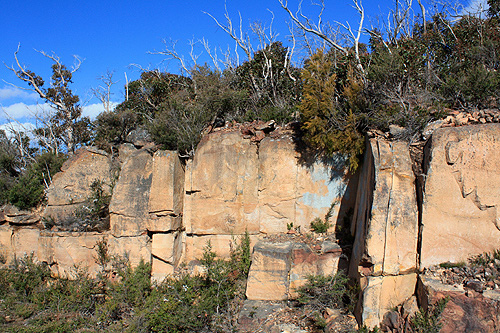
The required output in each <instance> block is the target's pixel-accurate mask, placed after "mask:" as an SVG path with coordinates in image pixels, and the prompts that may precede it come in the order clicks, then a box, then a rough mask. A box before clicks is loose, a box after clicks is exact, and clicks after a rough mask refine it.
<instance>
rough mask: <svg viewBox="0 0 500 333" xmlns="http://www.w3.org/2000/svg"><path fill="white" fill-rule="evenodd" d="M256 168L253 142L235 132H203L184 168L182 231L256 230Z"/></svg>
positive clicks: (257, 225)
mask: <svg viewBox="0 0 500 333" xmlns="http://www.w3.org/2000/svg"><path fill="white" fill-rule="evenodd" d="M257 168H258V166H257V146H256V145H254V144H252V143H251V142H250V140H245V139H243V138H242V137H241V135H240V134H239V132H229V133H226V132H214V133H211V134H210V135H208V136H205V138H204V139H203V140H202V142H201V143H200V144H199V145H198V149H197V151H196V155H195V157H194V159H193V162H192V164H189V165H188V168H187V170H186V173H187V175H186V185H185V190H186V196H185V198H184V222H185V227H186V232H187V233H188V234H197V235H208V234H225V235H231V234H243V233H244V232H245V230H246V231H248V232H249V233H250V234H255V233H258V232H259V220H258V215H257V205H258V201H257V189H258V177H257Z"/></svg>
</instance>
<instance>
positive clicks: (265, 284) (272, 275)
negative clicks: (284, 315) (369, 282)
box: [246, 241, 342, 300]
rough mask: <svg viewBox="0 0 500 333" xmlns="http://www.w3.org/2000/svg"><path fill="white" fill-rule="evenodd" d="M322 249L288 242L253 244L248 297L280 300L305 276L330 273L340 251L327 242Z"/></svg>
mask: <svg viewBox="0 0 500 333" xmlns="http://www.w3.org/2000/svg"><path fill="white" fill-rule="evenodd" d="M328 243H329V244H326V246H325V247H324V248H325V249H326V251H325V252H321V251H320V252H319V253H318V251H315V250H313V249H311V248H310V247H309V246H308V245H307V244H304V243H294V242H291V241H288V242H280V243H271V242H265V241H261V242H258V243H257V244H255V246H254V248H253V254H252V265H251V266H250V272H249V274H248V281H247V290H246V295H247V298H248V299H250V300H284V299H287V298H289V297H294V296H296V293H295V290H296V289H297V288H298V287H300V286H302V285H304V284H305V283H306V282H307V276H308V275H319V274H322V275H333V274H335V273H336V272H337V270H338V265H339V259H340V255H341V252H342V250H341V249H340V247H339V246H338V245H337V244H334V243H330V242H328Z"/></svg>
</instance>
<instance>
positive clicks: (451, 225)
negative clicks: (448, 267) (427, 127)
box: [421, 124, 500, 268]
mask: <svg viewBox="0 0 500 333" xmlns="http://www.w3.org/2000/svg"><path fill="white" fill-rule="evenodd" d="M499 151H500V124H486V125H482V126H463V127H457V128H452V127H449V128H441V129H438V130H436V131H435V132H434V134H433V135H432V138H431V139H430V140H429V142H428V144H427V147H426V158H427V160H426V176H425V185H424V188H423V203H422V250H421V266H422V268H424V267H428V266H430V265H435V264H439V263H442V262H447V261H450V262H460V261H466V260H467V258H469V257H470V256H471V255H474V254H479V253H482V252H485V251H493V250H495V249H498V248H499V247H500V168H499V166H500V155H499V153H498V152H499Z"/></svg>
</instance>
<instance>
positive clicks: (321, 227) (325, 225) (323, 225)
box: [311, 201, 337, 234]
mask: <svg viewBox="0 0 500 333" xmlns="http://www.w3.org/2000/svg"><path fill="white" fill-rule="evenodd" d="M336 205H337V201H334V202H332V204H331V205H330V208H329V209H328V211H327V212H326V214H325V217H324V219H323V220H322V219H320V218H319V217H317V218H315V219H314V220H313V221H312V222H311V230H312V231H314V232H316V233H318V234H324V233H327V232H328V229H329V228H330V227H331V226H332V225H331V223H330V219H331V217H332V214H333V210H334V208H335V206H336Z"/></svg>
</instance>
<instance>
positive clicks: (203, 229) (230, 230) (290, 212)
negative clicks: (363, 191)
mask: <svg viewBox="0 0 500 333" xmlns="http://www.w3.org/2000/svg"><path fill="white" fill-rule="evenodd" d="M299 157H300V155H299V153H298V152H297V151H296V149H295V144H294V143H293V141H292V139H291V138H290V137H288V136H283V137H279V138H271V137H265V138H264V139H262V140H261V141H260V143H259V146H258V147H257V145H256V144H253V143H251V141H250V140H248V139H244V138H243V137H242V136H241V135H240V133H238V132H222V131H221V132H214V133H211V134H210V135H208V136H206V137H205V139H204V140H203V141H202V142H201V143H200V145H199V146H198V150H197V153H196V155H195V157H194V160H193V162H192V163H188V165H187V168H186V185H185V190H186V196H185V201H184V205H185V206H184V223H185V226H186V232H187V233H188V234H197V235H203V234H219V235H220V234H226V235H230V234H242V233H244V232H245V230H246V231H248V232H249V233H250V234H258V233H264V234H272V233H279V232H286V230H287V224H293V226H295V227H300V228H302V230H303V231H306V230H309V226H310V222H311V221H312V220H313V219H314V218H316V217H323V216H324V215H325V214H326V213H327V212H328V210H329V208H330V206H331V205H332V203H336V205H335V207H334V210H333V214H332V219H331V220H332V222H335V221H336V220H337V218H338V215H339V210H340V204H339V203H340V201H341V200H342V199H344V205H345V206H347V205H348V204H349V203H350V204H352V203H353V200H354V195H352V194H350V193H346V189H347V184H348V182H349V181H353V180H351V179H348V178H347V177H345V174H344V172H343V170H338V169H337V168H338V167H336V165H335V163H334V161H331V162H328V161H327V162H325V163H323V162H315V163H313V164H312V165H305V164H304V165H303V164H301V162H300V161H299ZM344 208H345V207H344ZM334 224H335V223H333V226H332V229H334Z"/></svg>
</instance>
